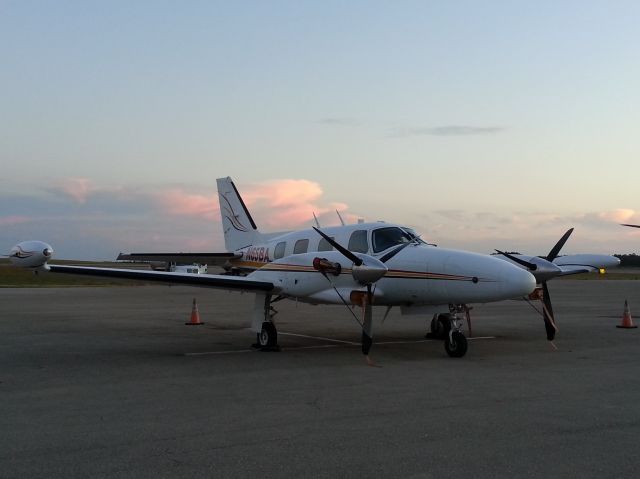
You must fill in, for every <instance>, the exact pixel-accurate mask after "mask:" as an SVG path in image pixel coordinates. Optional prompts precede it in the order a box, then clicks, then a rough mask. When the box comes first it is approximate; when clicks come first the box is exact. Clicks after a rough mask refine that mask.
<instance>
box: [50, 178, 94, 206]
mask: <svg viewBox="0 0 640 479" xmlns="http://www.w3.org/2000/svg"><path fill="white" fill-rule="evenodd" d="M51 189H52V190H53V191H54V192H57V193H61V194H63V195H65V196H68V197H70V198H71V199H73V200H74V201H75V202H77V203H80V204H82V203H85V202H86V201H87V198H88V197H89V195H90V194H91V193H92V192H93V191H94V185H93V181H91V180H90V179H89V178H65V179H63V180H60V181H59V182H58V183H57V184H56V185H54V186H53V187H52V188H51Z"/></svg>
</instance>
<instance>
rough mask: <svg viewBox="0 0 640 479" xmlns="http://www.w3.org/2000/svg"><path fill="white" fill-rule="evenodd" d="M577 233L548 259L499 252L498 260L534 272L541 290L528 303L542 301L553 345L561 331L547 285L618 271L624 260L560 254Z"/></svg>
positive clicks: (558, 245) (564, 238)
mask: <svg viewBox="0 0 640 479" xmlns="http://www.w3.org/2000/svg"><path fill="white" fill-rule="evenodd" d="M571 233H573V228H571V229H569V230H567V231H566V232H565V233H564V235H562V237H561V238H560V239H559V240H558V242H557V243H556V244H555V245H554V247H553V248H551V251H549V254H547V255H546V256H528V255H523V254H513V253H505V252H503V251H500V250H496V253H498V256H497V257H498V258H503V259H506V260H508V261H511V262H512V263H514V264H517V265H519V266H521V267H522V268H524V269H526V270H527V271H529V272H531V274H533V276H534V277H535V278H536V282H537V283H538V285H539V286H538V287H537V288H536V289H535V291H534V292H533V293H531V294H530V295H529V297H528V298H525V299H540V300H542V318H543V319H544V326H545V329H546V331H547V339H548V340H549V341H553V339H554V338H555V335H556V332H557V331H558V327H557V326H556V321H555V317H554V314H553V306H552V305H551V296H550V295H549V288H548V286H547V281H549V280H552V279H553V278H557V277H560V276H567V275H572V274H580V273H591V272H594V271H597V272H598V273H601V274H604V273H605V272H606V270H607V268H614V267H616V266H618V265H619V264H620V260H619V259H618V258H616V257H615V256H610V255H606V254H569V255H565V256H559V254H560V250H561V249H562V248H563V246H564V244H565V243H566V242H567V240H568V239H569V236H571Z"/></svg>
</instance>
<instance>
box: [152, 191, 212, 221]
mask: <svg viewBox="0 0 640 479" xmlns="http://www.w3.org/2000/svg"><path fill="white" fill-rule="evenodd" d="M155 197H156V199H157V201H158V203H159V205H160V206H161V208H162V209H163V210H164V211H165V212H167V213H169V214H171V215H178V216H195V217H201V218H206V219H213V218H216V217H217V216H218V213H219V211H220V209H219V207H218V197H217V194H211V195H202V194H196V193H187V192H185V191H184V190H183V189H181V188H171V189H169V190H167V191H163V192H161V193H157V194H156V195H155Z"/></svg>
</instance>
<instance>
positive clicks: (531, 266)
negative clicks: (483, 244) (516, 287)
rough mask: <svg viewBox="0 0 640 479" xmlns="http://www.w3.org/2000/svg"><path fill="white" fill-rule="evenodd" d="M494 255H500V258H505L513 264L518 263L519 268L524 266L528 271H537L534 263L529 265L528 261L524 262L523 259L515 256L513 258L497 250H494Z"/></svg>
mask: <svg viewBox="0 0 640 479" xmlns="http://www.w3.org/2000/svg"><path fill="white" fill-rule="evenodd" d="M495 251H496V253H498V254H501V255H502V256H506V257H507V258H509V259H510V260H511V261H513V262H514V263H518V264H519V265H521V266H524V267H525V268H527V269H528V270H529V271H535V270H537V269H538V265H537V264H534V263H530V262H529V261H525V260H523V259H520V258H518V257H517V256H513V255H512V254H509V253H505V252H504V251H500V250H499V249H497V250H495Z"/></svg>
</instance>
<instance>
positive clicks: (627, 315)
mask: <svg viewBox="0 0 640 479" xmlns="http://www.w3.org/2000/svg"><path fill="white" fill-rule="evenodd" d="M637 327H638V326H635V325H634V324H633V320H632V319H631V311H629V304H628V303H627V300H626V299H625V300H624V313H623V314H622V324H618V325H617V326H616V328H625V329H631V328H637Z"/></svg>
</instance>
